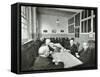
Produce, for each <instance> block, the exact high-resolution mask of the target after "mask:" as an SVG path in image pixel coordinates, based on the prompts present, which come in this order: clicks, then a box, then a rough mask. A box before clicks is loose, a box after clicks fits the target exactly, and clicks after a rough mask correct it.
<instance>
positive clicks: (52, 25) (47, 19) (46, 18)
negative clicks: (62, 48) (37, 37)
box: [39, 14, 68, 37]
mask: <svg viewBox="0 0 100 77" xmlns="http://www.w3.org/2000/svg"><path fill="white" fill-rule="evenodd" d="M57 19H59V20H60V24H59V25H57V24H56V20H57ZM39 26H40V27H41V28H40V33H41V34H42V35H41V36H42V37H66V34H67V31H68V30H67V29H68V28H67V17H61V16H52V15H46V14H45V15H44V14H40V15H39ZM53 29H54V30H57V32H56V33H52V30H53ZM43 30H48V33H43ZM60 30H64V32H63V33H61V32H60Z"/></svg>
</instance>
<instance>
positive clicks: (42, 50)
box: [38, 46, 49, 57]
mask: <svg viewBox="0 0 100 77" xmlns="http://www.w3.org/2000/svg"><path fill="white" fill-rule="evenodd" d="M38 53H39V55H40V56H45V57H47V56H49V47H48V46H42V47H40V48H39V51H38Z"/></svg>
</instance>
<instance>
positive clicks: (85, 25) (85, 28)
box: [84, 21, 87, 33]
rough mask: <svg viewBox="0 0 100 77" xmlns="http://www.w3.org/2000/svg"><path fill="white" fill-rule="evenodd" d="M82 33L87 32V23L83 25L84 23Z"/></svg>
mask: <svg viewBox="0 0 100 77" xmlns="http://www.w3.org/2000/svg"><path fill="white" fill-rule="evenodd" d="M84 32H85V33H86V32H87V21H85V23H84Z"/></svg>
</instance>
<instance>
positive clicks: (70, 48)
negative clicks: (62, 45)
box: [69, 44, 78, 56]
mask: <svg viewBox="0 0 100 77" xmlns="http://www.w3.org/2000/svg"><path fill="white" fill-rule="evenodd" d="M69 50H70V51H71V54H72V55H74V56H75V53H76V52H78V48H77V46H76V45H75V44H73V45H72V46H71V45H70V47H69Z"/></svg>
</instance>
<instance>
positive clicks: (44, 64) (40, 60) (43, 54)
mask: <svg viewBox="0 0 100 77" xmlns="http://www.w3.org/2000/svg"><path fill="white" fill-rule="evenodd" d="M38 53H39V56H38V57H37V58H36V60H35V63H34V65H33V70H45V69H58V68H63V67H64V64H63V63H62V62H58V63H56V64H55V63H53V62H52V60H51V59H49V58H48V56H49V48H48V46H42V47H40V48H39V51H38Z"/></svg>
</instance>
